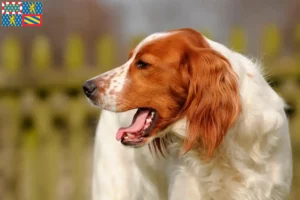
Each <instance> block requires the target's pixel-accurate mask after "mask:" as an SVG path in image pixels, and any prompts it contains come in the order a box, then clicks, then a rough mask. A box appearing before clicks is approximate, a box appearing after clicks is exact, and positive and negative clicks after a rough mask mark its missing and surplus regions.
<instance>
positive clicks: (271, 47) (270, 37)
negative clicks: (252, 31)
mask: <svg viewBox="0 0 300 200" xmlns="http://www.w3.org/2000/svg"><path fill="white" fill-rule="evenodd" d="M260 40H261V48H262V52H263V55H264V56H266V57H267V58H270V59H271V58H274V57H276V56H278V54H279V52H280V48H281V42H282V41H281V40H282V38H281V35H280V31H279V29H278V27H277V26H276V25H268V26H266V27H265V29H264V30H263V32H262V37H261V38H260Z"/></svg>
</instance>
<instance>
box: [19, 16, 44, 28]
mask: <svg viewBox="0 0 300 200" xmlns="http://www.w3.org/2000/svg"><path fill="white" fill-rule="evenodd" d="M42 22H43V21H42V15H35V14H30V15H25V14H24V15H23V18H22V24H23V26H42Z"/></svg>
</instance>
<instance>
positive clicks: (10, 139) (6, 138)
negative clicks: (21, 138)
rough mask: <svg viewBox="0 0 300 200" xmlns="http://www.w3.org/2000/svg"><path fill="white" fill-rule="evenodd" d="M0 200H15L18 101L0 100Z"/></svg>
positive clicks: (5, 98)
mask: <svg viewBox="0 0 300 200" xmlns="http://www.w3.org/2000/svg"><path fill="white" fill-rule="evenodd" d="M0 113H1V115H0V159H1V161H0V174H1V176H0V199H5V200H16V198H17V186H18V173H17V166H18V165H19V164H20V163H18V154H17V138H18V132H19V128H20V107H19V104H18V99H16V98H14V97H11V96H7V97H2V98H0Z"/></svg>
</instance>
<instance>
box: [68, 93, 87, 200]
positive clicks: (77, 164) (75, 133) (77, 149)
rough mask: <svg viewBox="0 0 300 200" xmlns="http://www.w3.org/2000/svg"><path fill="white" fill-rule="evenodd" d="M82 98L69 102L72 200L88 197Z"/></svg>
mask: <svg viewBox="0 0 300 200" xmlns="http://www.w3.org/2000/svg"><path fill="white" fill-rule="evenodd" d="M84 102H85V101H82V98H79V99H72V100H70V102H69V105H70V107H69V108H70V109H69V119H68V120H69V129H70V138H69V139H70V149H69V150H70V154H69V156H70V158H71V163H70V166H71V168H70V170H71V176H72V183H73V194H72V198H71V199H72V200H82V199H86V193H85V192H86V188H85V185H86V182H85V181H86V177H85V176H86V174H85V173H84V172H85V171H86V169H85V167H86V162H84V160H85V156H86V150H87V146H86V144H87V141H86V139H87V131H86V129H85V127H84V119H85V117H86V109H85V106H84Z"/></svg>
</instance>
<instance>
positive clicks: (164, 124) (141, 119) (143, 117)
mask: <svg viewBox="0 0 300 200" xmlns="http://www.w3.org/2000/svg"><path fill="white" fill-rule="evenodd" d="M83 89H84V92H85V94H86V96H87V97H88V98H89V99H90V101H91V102H92V103H93V104H94V105H96V106H99V107H101V108H102V114H101V117H100V123H99V125H98V128H97V134H96V141H95V142H96V144H95V154H94V176H93V194H92V196H93V197H92V199H93V200H163V199H169V200H267V199H268V200H282V199H287V197H288V195H289V192H290V187H291V179H292V157H291V145H290V136H289V129H288V122H287V117H286V115H285V112H284V107H285V103H284V101H283V100H282V99H281V98H280V97H279V96H278V95H277V94H276V92H274V90H273V89H272V88H271V87H270V86H269V85H268V83H267V82H266V80H265V79H264V77H263V72H262V69H261V66H260V65H259V64H258V63H257V62H254V61H252V60H251V59H249V58H247V57H245V56H243V55H241V54H239V53H237V52H234V51H232V50H230V49H228V48H226V47H225V46H223V45H221V44H219V43H217V42H214V41H211V40H209V39H207V38H205V37H204V36H203V35H201V34H200V33H198V32H197V31H195V30H192V29H179V30H172V31H168V32H163V33H155V34H152V35H150V36H148V37H147V38H145V39H144V40H143V41H142V42H140V43H139V44H138V45H137V46H136V47H135V49H133V50H132V51H131V52H130V54H129V58H128V61H127V62H126V63H125V64H123V65H122V66H120V67H117V68H115V69H113V70H111V71H108V72H106V73H104V74H102V75H99V76H97V77H95V78H92V79H90V80H88V81H87V82H86V83H85V84H84V86H83ZM130 147H135V148H130Z"/></svg>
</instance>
